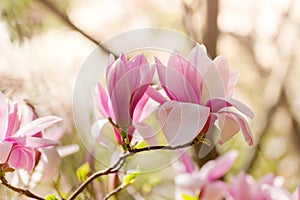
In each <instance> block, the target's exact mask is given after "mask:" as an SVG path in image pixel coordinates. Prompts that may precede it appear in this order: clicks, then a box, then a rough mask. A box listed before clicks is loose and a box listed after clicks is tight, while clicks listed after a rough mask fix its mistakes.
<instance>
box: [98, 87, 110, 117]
mask: <svg viewBox="0 0 300 200" xmlns="http://www.w3.org/2000/svg"><path fill="white" fill-rule="evenodd" d="M97 89H98V90H97V92H96V93H95V104H96V107H97V109H98V110H99V112H100V113H101V114H102V115H103V117H105V118H108V117H111V118H114V117H113V116H112V115H111V113H110V109H109V103H108V96H107V94H106V91H105V89H104V88H103V86H102V85H101V84H100V83H99V82H98V84H97Z"/></svg>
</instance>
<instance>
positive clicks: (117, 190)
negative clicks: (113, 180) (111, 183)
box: [104, 184, 126, 200]
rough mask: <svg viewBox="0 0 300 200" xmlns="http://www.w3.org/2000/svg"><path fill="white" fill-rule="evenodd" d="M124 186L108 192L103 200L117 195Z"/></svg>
mask: <svg viewBox="0 0 300 200" xmlns="http://www.w3.org/2000/svg"><path fill="white" fill-rule="evenodd" d="M125 187H126V186H124V185H122V184H121V185H119V186H118V187H116V188H115V189H114V190H112V191H110V192H109V193H108V194H107V195H106V196H105V197H104V200H108V199H109V198H110V197H111V196H113V195H115V194H117V193H118V192H120V191H121V190H122V189H123V188H125Z"/></svg>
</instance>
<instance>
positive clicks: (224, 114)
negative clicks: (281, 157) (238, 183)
mask: <svg viewBox="0 0 300 200" xmlns="http://www.w3.org/2000/svg"><path fill="white" fill-rule="evenodd" d="M156 67H157V71H158V77H159V81H160V84H161V86H162V88H163V89H164V91H165V92H166V95H167V96H168V97H169V99H170V100H171V101H174V102H172V103H169V102H168V105H165V106H162V108H161V111H159V112H160V113H165V114H163V115H161V116H162V117H161V118H160V119H159V120H160V121H163V122H164V124H163V131H164V134H165V135H166V137H167V139H168V141H169V142H170V143H172V144H177V145H179V144H184V143H185V142H190V141H191V140H192V139H193V138H195V137H196V136H197V135H199V133H200V134H206V133H207V132H208V131H209V130H210V128H211V127H212V125H214V124H216V125H217V126H218V127H219V129H220V131H221V139H220V143H224V142H226V141H227V140H228V139H230V138H232V137H233V136H234V135H235V134H236V133H237V132H238V131H239V130H240V129H241V130H242V132H243V134H244V137H245V140H246V141H247V143H248V144H249V145H253V137H252V133H251V130H250V128H249V126H248V123H247V122H246V120H245V119H244V118H243V116H241V115H240V114H239V113H238V112H236V111H232V110H229V108H235V109H236V110H238V111H240V112H241V113H243V114H245V115H246V116H248V117H250V118H253V116H254V114H253V113H252V111H251V110H250V109H249V108H248V107H247V106H246V105H244V104H243V103H242V102H240V101H238V100H236V99H234V98H232V95H233V90H234V86H235V84H236V82H237V80H238V75H239V74H238V72H237V71H233V70H230V69H229V68H228V65H227V62H226V60H225V58H223V57H217V58H216V59H215V60H211V59H210V58H209V57H208V56H207V54H206V50H205V47H204V46H203V45H197V46H196V47H195V48H194V49H193V50H192V51H191V53H190V56H189V58H188V59H185V58H184V57H183V56H182V55H181V54H180V53H179V52H175V53H174V54H173V55H172V56H171V57H170V58H169V61H168V64H167V66H165V65H163V64H162V63H161V61H160V60H159V59H157V58H156ZM176 102H177V103H176ZM173 113H174V114H173ZM189 113H190V114H191V117H190V118H189V120H186V118H188V116H189ZM178 124H179V125H178ZM174 125H175V127H176V125H177V127H178V126H180V127H179V128H177V129H176V128H174ZM188 127H190V129H193V130H190V129H188ZM187 129H188V130H189V131H190V132H189V133H188V131H186V130H187ZM180 141H181V142H180Z"/></svg>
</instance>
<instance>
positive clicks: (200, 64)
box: [188, 44, 213, 75]
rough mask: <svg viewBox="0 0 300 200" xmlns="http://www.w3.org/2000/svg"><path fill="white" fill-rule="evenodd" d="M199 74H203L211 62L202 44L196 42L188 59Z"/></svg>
mask: <svg viewBox="0 0 300 200" xmlns="http://www.w3.org/2000/svg"><path fill="white" fill-rule="evenodd" d="M188 60H189V61H190V62H191V63H192V64H193V65H194V66H195V67H197V70H198V72H199V73H200V74H201V75H205V74H206V73H207V71H208V69H209V67H210V66H211V64H212V63H213V61H212V60H211V59H210V58H209V57H208V55H207V53H206V48H205V46H204V45H200V44H197V45H196V46H195V47H194V48H193V49H192V51H191V53H190V55H189V59H188Z"/></svg>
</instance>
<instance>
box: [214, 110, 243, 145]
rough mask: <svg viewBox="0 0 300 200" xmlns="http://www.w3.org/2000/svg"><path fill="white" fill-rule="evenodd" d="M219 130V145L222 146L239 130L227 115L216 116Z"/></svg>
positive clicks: (237, 125) (233, 119)
mask: <svg viewBox="0 0 300 200" xmlns="http://www.w3.org/2000/svg"><path fill="white" fill-rule="evenodd" d="M217 116H218V120H219V127H220V130H221V139H220V144H224V143H225V142H227V141H228V140H229V139H231V138H232V137H233V136H234V135H235V134H237V133H238V132H239V130H240V125H239V123H238V122H237V121H236V120H235V118H234V117H233V116H232V115H231V114H228V113H222V114H217Z"/></svg>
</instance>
